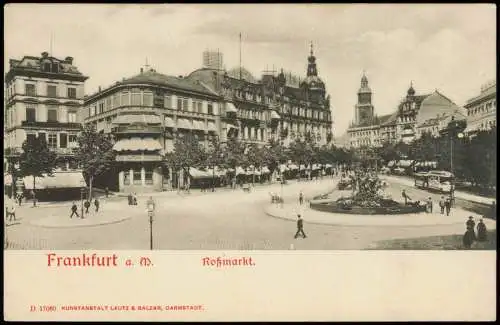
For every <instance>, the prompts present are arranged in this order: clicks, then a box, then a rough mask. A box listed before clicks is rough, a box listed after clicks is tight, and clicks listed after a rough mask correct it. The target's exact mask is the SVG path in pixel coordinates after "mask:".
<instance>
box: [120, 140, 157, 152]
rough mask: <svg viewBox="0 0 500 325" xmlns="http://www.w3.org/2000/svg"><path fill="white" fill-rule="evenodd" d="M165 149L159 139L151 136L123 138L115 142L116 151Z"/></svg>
mask: <svg viewBox="0 0 500 325" xmlns="http://www.w3.org/2000/svg"><path fill="white" fill-rule="evenodd" d="M161 149H163V147H162V145H161V144H160V142H158V140H155V139H151V138H145V139H141V138H130V139H122V140H119V141H118V142H116V143H115V145H114V146H113V150H115V151H156V150H161Z"/></svg>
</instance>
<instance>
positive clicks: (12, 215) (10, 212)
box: [7, 200, 16, 221]
mask: <svg viewBox="0 0 500 325" xmlns="http://www.w3.org/2000/svg"><path fill="white" fill-rule="evenodd" d="M7 217H8V218H9V221H12V219H14V221H16V203H15V201H14V200H12V201H11V202H9V207H7Z"/></svg>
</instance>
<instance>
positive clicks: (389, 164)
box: [387, 160, 396, 167]
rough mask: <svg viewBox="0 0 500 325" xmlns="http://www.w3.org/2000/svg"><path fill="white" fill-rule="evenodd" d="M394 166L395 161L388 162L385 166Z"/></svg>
mask: <svg viewBox="0 0 500 325" xmlns="http://www.w3.org/2000/svg"><path fill="white" fill-rule="evenodd" d="M395 164H396V161H395V160H391V161H389V163H388V164H387V167H392V166H394V165H395Z"/></svg>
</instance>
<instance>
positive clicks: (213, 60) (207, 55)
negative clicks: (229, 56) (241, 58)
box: [203, 50, 224, 70]
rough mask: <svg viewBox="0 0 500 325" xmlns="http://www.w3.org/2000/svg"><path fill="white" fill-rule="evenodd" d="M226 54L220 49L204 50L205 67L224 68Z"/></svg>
mask: <svg viewBox="0 0 500 325" xmlns="http://www.w3.org/2000/svg"><path fill="white" fill-rule="evenodd" d="M223 59H224V56H223V55H222V53H220V52H219V51H208V50H207V51H204V52H203V67H204V68H208V69H215V70H223V69H224V60H223Z"/></svg>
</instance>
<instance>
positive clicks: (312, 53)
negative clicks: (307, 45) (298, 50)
mask: <svg viewBox="0 0 500 325" xmlns="http://www.w3.org/2000/svg"><path fill="white" fill-rule="evenodd" d="M313 55H314V51H313V42H312V41H311V56H313Z"/></svg>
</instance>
